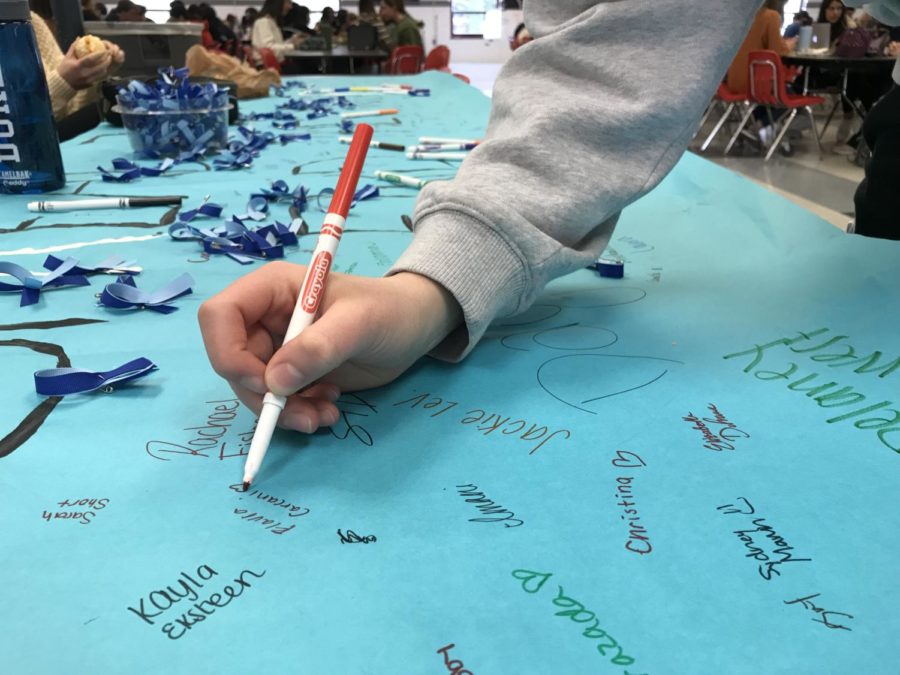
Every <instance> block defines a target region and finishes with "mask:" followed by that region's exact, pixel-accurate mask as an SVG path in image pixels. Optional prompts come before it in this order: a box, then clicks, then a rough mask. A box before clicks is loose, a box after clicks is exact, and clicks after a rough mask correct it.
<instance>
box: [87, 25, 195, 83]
mask: <svg viewBox="0 0 900 675" xmlns="http://www.w3.org/2000/svg"><path fill="white" fill-rule="evenodd" d="M202 31H203V26H202V25H201V24H199V23H150V22H135V21H85V22H84V32H85V34H91V35H96V36H97V37H100V38H103V39H104V40H109V41H110V42H114V43H115V44H117V45H119V46H120V47H121V48H122V49H123V51H124V52H125V63H124V64H123V65H122V68H121V70H120V71H119V72H118V73H117V74H118V75H125V76H131V75H152V74H154V73H156V71H157V69H158V68H160V67H165V66H175V67H176V68H180V67H181V66H183V65H184V55H185V52H187V50H188V49H190V48H191V47H192V46H194V45H199V44H200V36H201V33H202Z"/></svg>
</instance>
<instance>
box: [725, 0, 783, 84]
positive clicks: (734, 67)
mask: <svg viewBox="0 0 900 675" xmlns="http://www.w3.org/2000/svg"><path fill="white" fill-rule="evenodd" d="M783 7H784V0H766V1H765V2H764V3H763V6H762V8H761V9H760V10H759V11H758V12H757V13H756V17H755V18H754V19H753V23H752V24H751V26H750V31H749V32H748V33H747V36H746V37H745V38H744V41H743V42H742V43H741V46H740V48H739V49H738V53H737V55H736V56H735V57H734V61H732V62H731V65H730V66H729V68H728V74H727V75H726V77H725V85H726V86H727V87H728V89H729V90H731V91H732V92H734V93H735V94H744V93H747V92H748V91H749V90H750V82H749V74H748V68H749V63H750V52H753V51H758V50H760V49H770V50H772V51H773V52H775V53H777V54H778V55H779V56H781V55H782V54H787V53H788V52H791V51H793V50H794V47H796V45H797V38H787V39H785V38H782V37H781V11H782V8H783Z"/></svg>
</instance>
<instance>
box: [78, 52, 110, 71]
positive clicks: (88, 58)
mask: <svg viewBox="0 0 900 675" xmlns="http://www.w3.org/2000/svg"><path fill="white" fill-rule="evenodd" d="M110 58H111V56H110V54H109V52H106V51H103V52H92V53H91V54H86V55H84V56H82V57H81V58H80V59H78V64H79V65H80V66H81V67H82V68H85V69H89V68H94V67H96V66H99V65H100V64H102V63H104V62H105V61H108V60H109V59H110Z"/></svg>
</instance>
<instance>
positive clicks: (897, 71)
mask: <svg viewBox="0 0 900 675" xmlns="http://www.w3.org/2000/svg"><path fill="white" fill-rule="evenodd" d="M894 82H896V83H897V84H898V85H900V56H898V57H897V62H896V63H895V64H894Z"/></svg>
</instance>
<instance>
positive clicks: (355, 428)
mask: <svg viewBox="0 0 900 675" xmlns="http://www.w3.org/2000/svg"><path fill="white" fill-rule="evenodd" d="M335 405H337V408H338V410H339V411H340V413H341V417H340V419H339V420H338V421H337V422H336V423H335V424H333V425H332V426H330V427H328V431H329V432H330V433H331V435H332V436H334V437H335V438H336V439H338V440H339V441H343V440H345V439H347V438H349V437H350V436H353V438H355V439H356V440H357V441H359V442H360V443H362V444H363V445H365V446H367V447H371V446H372V443H374V441H373V439H372V434H371V433H369V431H368V430H367V429H366V428H365V427H364V426H363V425H362V420H361V419H359V418H361V417H372V416H374V415H377V414H378V409H377V408H376V407H375V406H374V405H372V404H371V403H369V402H368V401H366V400H365V399H364V398H362V397H361V396H360V395H359V394H343V395H342V396H341V397H340V398H339V399H338V400H337V402H336V403H335ZM351 418H352V419H351Z"/></svg>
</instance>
